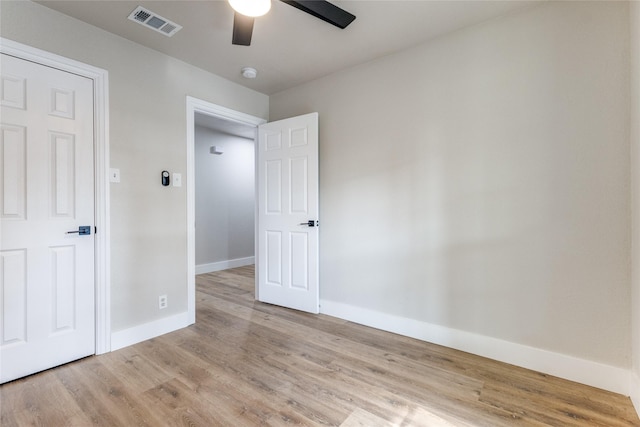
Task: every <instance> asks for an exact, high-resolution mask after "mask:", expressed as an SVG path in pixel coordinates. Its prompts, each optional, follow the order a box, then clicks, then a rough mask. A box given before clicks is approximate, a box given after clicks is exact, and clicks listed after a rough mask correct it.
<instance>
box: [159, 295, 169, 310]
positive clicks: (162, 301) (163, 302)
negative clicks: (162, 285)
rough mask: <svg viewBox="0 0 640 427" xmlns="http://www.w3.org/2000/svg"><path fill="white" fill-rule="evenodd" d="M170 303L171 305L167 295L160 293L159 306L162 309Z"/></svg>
mask: <svg viewBox="0 0 640 427" xmlns="http://www.w3.org/2000/svg"><path fill="white" fill-rule="evenodd" d="M168 305H169V301H168V300H167V296H166V295H160V296H159V297H158V308H159V309H161V310H162V309H163V308H167V306H168Z"/></svg>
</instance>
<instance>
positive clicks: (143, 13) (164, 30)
mask: <svg viewBox="0 0 640 427" xmlns="http://www.w3.org/2000/svg"><path fill="white" fill-rule="evenodd" d="M128 18H129V20H131V21H133V22H137V23H138V24H140V25H144V26H145V27H147V28H150V29H152V30H153V31H157V32H159V33H160V34H164V35H165V36H167V37H171V36H173V35H174V34H175V33H177V32H178V31H180V30H181V29H182V25H178V24H176V23H175V22H171V21H169V20H168V19H167V18H163V17H162V16H160V15H158V14H157V13H154V12H151V11H150V10H149V9H145V8H144V7H142V6H138V7H136V9H135V10H134V11H133V12H131V14H130V15H129V16H128Z"/></svg>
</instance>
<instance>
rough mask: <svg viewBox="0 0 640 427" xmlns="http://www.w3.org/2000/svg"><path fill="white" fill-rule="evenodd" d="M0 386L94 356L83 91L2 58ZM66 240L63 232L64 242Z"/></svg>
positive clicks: (88, 144)
mask: <svg viewBox="0 0 640 427" xmlns="http://www.w3.org/2000/svg"><path fill="white" fill-rule="evenodd" d="M1 65H2V69H1V73H0V75H1V79H0V80H1V81H0V83H1V84H0V87H1V89H2V90H1V93H0V104H1V108H2V110H1V113H2V123H1V124H0V126H1V132H0V156H1V157H2V158H1V159H0V166H1V167H2V172H1V173H0V178H1V179H2V183H0V191H1V193H0V203H1V204H2V210H1V218H0V219H1V222H0V228H1V232H2V233H1V238H0V299H1V300H0V309H1V310H2V312H1V313H0V358H1V359H2V364H1V365H0V382H6V381H10V380H12V379H15V378H19V377H21V376H25V375H29V374H31V373H34V372H38V371H40V370H43V369H48V368H50V367H53V366H57V365H59V364H62V363H66V362H69V361H72V360H75V359H79V358H81V357H84V356H87V355H90V354H93V353H94V352H95V337H94V336H95V326H94V325H95V317H94V310H95V309H94V283H95V282H94V236H93V233H92V234H91V235H79V233H77V230H78V227H79V226H81V225H84V226H90V227H91V230H93V224H94V182H93V176H94V172H93V161H94V156H93V83H92V81H91V80H89V79H87V78H84V77H80V76H77V75H74V74H70V73H66V72H63V71H60V70H57V69H54V68H50V67H46V66H42V65H38V64H35V63H33V62H29V61H24V60H21V59H17V58H14V57H11V56H8V55H5V54H3V55H2V64H1ZM74 231H76V233H72V234H69V232H74Z"/></svg>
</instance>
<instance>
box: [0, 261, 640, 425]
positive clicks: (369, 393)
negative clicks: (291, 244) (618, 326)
mask: <svg viewBox="0 0 640 427" xmlns="http://www.w3.org/2000/svg"><path fill="white" fill-rule="evenodd" d="M253 274H254V271H253V267H241V268H235V269H231V270H226V271H221V272H216V273H210V274H206V275H201V276H198V277H197V296H196V298H197V304H196V305H197V323H196V324H195V325H193V326H191V327H189V328H186V329H183V330H180V331H176V332H173V333H171V334H167V335H164V336H161V337H158V338H155V339H153V340H149V341H146V342H143V343H140V344H137V345H134V346H131V347H128V348H125V349H122V350H118V351H114V352H112V353H108V354H105V355H101V356H94V357H89V358H86V359H83V360H80V361H78V362H74V363H70V364H68V365H65V366H61V367H58V368H55V369H51V370H49V371H45V372H42V373H40V374H36V375H33V376H31V377H28V378H25V379H22V380H17V381H14V382H11V383H8V384H5V385H3V386H1V387H0V405H1V409H0V413H1V418H0V424H1V425H2V426H3V427H9V426H31V425H36V426H88V425H100V426H234V427H236V426H256V425H271V426H284V425H308V426H342V427H356V426H368V427H389V426H432V427H451V426H467V427H477V426H492V427H493V426H545V425H546V426H609V427H616V426H640V420H639V419H638V416H637V415H636V413H635V411H634V410H633V407H632V404H631V401H630V400H629V398H627V397H624V396H620V395H616V394H613V393H609V392H605V391H603V390H599V389H595V388H591V387H587V386H584V385H580V384H576V383H572V382H569V381H565V380H561V379H558V378H554V377H550V376H547V375H543V374H540V373H536V372H533V371H528V370H526V369H521V368H517V367H513V366H510V365H506V364H503V363H499V362H495V361H492V360H488V359H484V358H481V357H477V356H473V355H470V354H467V353H463V352H459V351H456V350H451V349H448V348H444V347H440V346H437V345H433V344H429V343H425V342H421V341H417V340H413V339H410V338H406V337H402V336H398V335H394V334H390V333H386V332H382V331H379V330H375V329H371V328H367V327H364V326H360V325H355V324H352V323H349V322H345V321H342V320H339V319H335V318H331V317H328V316H323V315H319V316H314V315H309V314H305V313H300V312H296V311H292V310H287V309H283V308H279V307H275V306H271V305H266V304H262V303H258V302H255V301H254V300H253V286H254V285H253Z"/></svg>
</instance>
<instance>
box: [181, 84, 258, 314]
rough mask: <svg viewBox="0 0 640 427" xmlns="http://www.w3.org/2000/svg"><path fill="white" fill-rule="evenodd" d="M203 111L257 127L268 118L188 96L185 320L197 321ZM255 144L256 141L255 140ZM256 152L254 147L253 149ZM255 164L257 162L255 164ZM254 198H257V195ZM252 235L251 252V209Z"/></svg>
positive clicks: (256, 243) (256, 228)
mask: <svg viewBox="0 0 640 427" xmlns="http://www.w3.org/2000/svg"><path fill="white" fill-rule="evenodd" d="M196 113H200V114H205V115H207V116H212V117H217V118H219V119H223V120H228V121H231V122H235V123H241V124H244V125H248V126H252V127H255V128H257V127H258V125H261V124H263V123H266V122H267V120H265V119H263V118H260V117H256V116H252V115H250V114H246V113H242V112H240V111H236V110H232V109H230V108H227V107H223V106H221V105H217V104H213V103H211V102H208V101H204V100H202V99H198V98H194V97H192V96H187V147H186V148H187V319H188V324H189V325H191V324H194V323H195V322H196V227H195V223H196V192H195V144H196V138H195V114H196ZM256 144H257V141H256ZM255 153H256V154H254V156H255V155H257V150H256V152H255ZM256 167H257V164H256ZM257 182H258V175H257V174H256V186H255V191H256V197H257V191H258V185H257ZM256 200H257V199H256ZM256 209H257V207H256ZM254 221H255V227H254V228H255V239H254V252H256V253H257V248H258V246H257V245H258V235H257V232H258V216H257V214H255V213H254ZM255 263H256V279H255V287H256V298H257V292H258V274H257V271H258V268H257V265H258V258H257V257H256V259H255Z"/></svg>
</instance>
